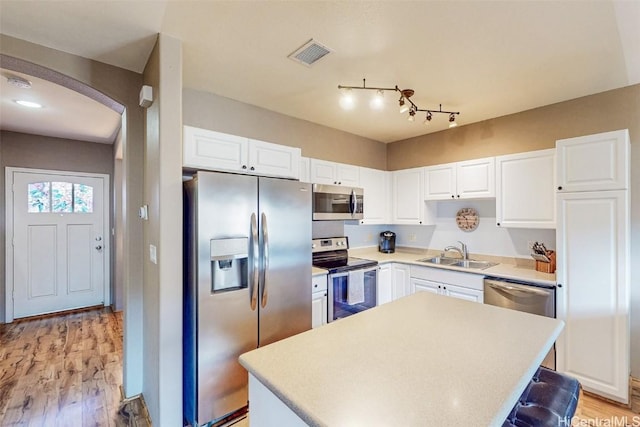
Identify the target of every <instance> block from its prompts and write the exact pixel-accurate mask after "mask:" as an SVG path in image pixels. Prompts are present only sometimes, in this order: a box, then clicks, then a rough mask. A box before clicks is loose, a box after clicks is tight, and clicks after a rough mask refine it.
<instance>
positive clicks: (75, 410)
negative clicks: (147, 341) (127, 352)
mask: <svg viewBox="0 0 640 427" xmlns="http://www.w3.org/2000/svg"><path fill="white" fill-rule="evenodd" d="M121 385H122V314H121V313H115V314H114V313H112V312H111V310H110V309H105V308H102V309H97V310H96V309H94V310H90V311H82V312H76V313H71V314H65V315H59V316H53V317H42V318H34V319H29V320H23V321H16V322H14V323H11V324H3V325H0V425H1V426H3V427H4V426H72V427H75V426H116V425H122V423H118V422H117V420H118V416H117V412H118V409H119V406H120V401H121V400H122V397H121V391H120V388H121Z"/></svg>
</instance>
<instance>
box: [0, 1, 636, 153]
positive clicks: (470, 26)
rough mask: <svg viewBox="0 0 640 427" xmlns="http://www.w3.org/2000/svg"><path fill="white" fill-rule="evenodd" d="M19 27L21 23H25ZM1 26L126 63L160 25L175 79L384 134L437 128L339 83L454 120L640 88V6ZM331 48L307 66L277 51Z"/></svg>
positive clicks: (357, 10)
mask: <svg viewBox="0 0 640 427" xmlns="http://www.w3.org/2000/svg"><path fill="white" fill-rule="evenodd" d="M26 23H28V24H26ZM0 31H1V32H2V33H4V34H6V35H10V36H13V37H17V38H20V39H24V40H28V41H31V42H34V43H38V44H41V45H44V46H48V47H52V48H56V49H60V50H63V51H66V52H70V53H74V54H77V55H80V56H84V57H88V58H92V59H96V60H99V61H102V62H106V63H109V64H113V65H117V66H120V67H123V68H127V69H130V70H133V71H137V72H141V71H142V70H143V69H144V66H145V64H146V60H147V59H148V56H149V52H150V51H151V49H152V47H153V43H154V35H155V34H156V33H159V32H163V33H166V34H169V35H172V36H174V37H176V38H178V39H180V40H182V42H183V58H184V62H183V76H184V82H183V84H184V86H185V87H188V88H193V89H198V90H203V91H208V92H212V93H216V94H219V95H222V96H225V97H229V98H233V99H236V100H239V101H242V102H246V103H249V104H253V105H257V106H260V107H264V108H267V109H269V110H273V111H277V112H280V113H283V114H287V115H290V116H294V117H298V118H301V119H304V120H308V121H311V122H315V123H320V124H323V125H326V126H330V127H333V128H337V129H341V130H344V131H347V132H351V133H354V134H357V135H362V136H365V137H368V138H371V139H375V140H378V141H384V142H391V141H396V140H401V139H405V138H409V137H412V136H417V135H421V134H425V133H428V132H434V131H438V130H443V129H446V127H447V120H446V117H445V116H444V115H436V116H435V117H434V120H433V121H432V123H431V124H430V125H429V126H425V125H423V124H422V121H423V119H424V117H421V116H418V117H417V119H416V121H415V122H414V123H409V122H408V121H407V120H406V118H407V116H406V115H400V114H398V112H397V109H398V106H397V102H398V98H399V97H398V95H396V94H392V93H387V94H386V96H385V99H386V109H385V110H384V111H371V110H370V109H369V108H368V105H367V104H368V100H367V99H365V97H366V96H369V95H372V94H373V93H368V92H367V93H364V92H365V91H359V92H360V93H359V95H361V96H362V99H360V105H359V106H358V107H356V108H355V109H354V110H352V111H348V112H346V111H343V110H341V109H340V108H339V106H338V99H339V91H338V90H337V86H338V84H343V85H354V86H357V85H361V84H362V79H363V78H366V79H367V86H384V87H393V86H395V85H396V84H397V85H398V86H399V87H400V88H411V89H414V90H415V95H414V96H413V98H412V100H413V101H414V102H415V103H416V104H417V105H418V106H419V107H420V108H429V109H438V106H439V104H442V108H443V109H444V110H453V111H460V112H461V115H460V117H459V120H458V122H459V123H460V124H461V125H464V124H468V123H473V122H477V121H481V120H485V119H488V118H492V117H497V116H501V115H505V114H510V113H514V112H518V111H523V110H527V109H531V108H535V107H538V106H542V105H547V104H552V103H555V102H560V101H563V100H567V99H573V98H577V97H580V96H585V95H589V94H593V93H598V92H602V91H606V90H610V89H614V88H619V87H623V86H628V85H631V84H636V83H640V1H636V0H627V1H624V0H621V1H618V0H616V1H613V0H600V1H569V0H564V1H509V2H507V1H500V2H499V1H394V0H388V1H206V0H205V1H180V0H169V1H167V0H156V1H144V0H128V1H127V0H125V1H100V0H96V1H80V0H76V1H22V0H19V1H12V0H2V1H0ZM311 38H313V39H315V40H316V41H318V42H319V43H322V44H324V45H326V46H327V47H329V48H331V49H332V50H333V52H332V53H330V54H329V55H327V56H326V57H324V58H323V59H321V60H320V61H318V62H317V63H316V64H315V65H313V66H312V67H305V66H302V65H300V64H297V63H295V62H293V61H291V60H289V59H287V55H289V54H290V53H291V52H293V51H294V50H296V49H297V48H298V47H299V46H300V45H302V44H303V43H305V42H306V41H307V40H309V39H311Z"/></svg>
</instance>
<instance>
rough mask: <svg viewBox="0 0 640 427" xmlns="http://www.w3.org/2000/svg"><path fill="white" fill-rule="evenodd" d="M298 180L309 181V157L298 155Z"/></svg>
mask: <svg viewBox="0 0 640 427" xmlns="http://www.w3.org/2000/svg"><path fill="white" fill-rule="evenodd" d="M300 181H301V182H311V159H309V158H308V157H300Z"/></svg>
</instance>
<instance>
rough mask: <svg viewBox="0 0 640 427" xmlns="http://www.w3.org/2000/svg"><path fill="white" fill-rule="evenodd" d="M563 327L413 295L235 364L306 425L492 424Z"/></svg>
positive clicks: (444, 298) (522, 315)
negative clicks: (241, 367) (244, 369)
mask: <svg viewBox="0 0 640 427" xmlns="http://www.w3.org/2000/svg"><path fill="white" fill-rule="evenodd" d="M562 327H563V322H561V321H559V320H556V319H552V318H547V317H541V316H535V315H531V314H528V313H523V312H519V311H513V310H507V309H503V308H498V307H493V306H488V305H483V304H477V303H472V302H468V301H462V300H458V299H455V298H451V297H447V296H441V295H435V294H431V293H428V292H419V293H416V294H414V295H411V296H408V297H405V298H401V299H399V300H396V301H394V302H392V303H388V304H384V305H382V306H379V307H376V308H373V309H370V310H367V311H365V312H362V313H360V314H358V315H355V316H350V317H347V318H344V319H341V320H339V321H336V322H332V323H330V324H328V325H326V326H323V327H321V328H317V329H314V330H311V331H307V332H304V333H302V334H298V335H296V336H293V337H290V338H288V339H285V340H282V341H279V342H277V343H274V344H271V345H268V346H266V347H262V348H259V349H256V350H253V351H251V352H248V353H245V354H243V355H242V356H240V363H241V364H242V365H243V366H244V367H245V368H246V369H247V370H248V371H249V373H250V374H252V375H253V376H254V377H255V378H257V380H258V381H259V382H260V383H261V384H262V385H264V386H265V387H266V388H267V389H268V390H269V391H271V393H273V394H274V395H275V396H277V397H278V398H279V399H280V400H281V401H282V402H284V404H286V405H287V406H288V407H289V409H290V410H291V411H293V412H294V413H295V414H296V415H297V416H298V417H299V418H300V419H302V420H303V421H304V422H305V423H306V424H308V425H311V426H363V425H366V426H390V425H401V426H425V425H434V426H464V425H466V426H499V425H501V424H502V422H503V421H504V420H505V418H506V417H507V415H508V414H509V411H510V410H511V408H512V407H513V406H514V404H515V403H516V401H517V399H518V397H519V396H520V394H521V393H522V391H523V390H524V389H525V387H526V385H527V384H528V383H529V381H530V379H531V377H532V376H533V374H534V373H535V371H536V369H537V368H538V366H539V365H540V363H541V362H542V360H543V359H544V356H545V355H546V353H547V352H548V351H549V349H550V348H551V346H552V344H553V342H554V341H555V339H556V338H557V337H558V335H559V334H560V332H561V330H562ZM250 399H251V397H250ZM253 421H254V420H252V424H253ZM256 421H258V420H256ZM257 424H259V422H258V423H257Z"/></svg>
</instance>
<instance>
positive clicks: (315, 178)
mask: <svg viewBox="0 0 640 427" xmlns="http://www.w3.org/2000/svg"><path fill="white" fill-rule="evenodd" d="M310 166H311V182H313V183H314V184H329V185H344V186H347V187H360V168H359V167H358V166H353V165H347V164H344V163H336V162H329V161H326V160H318V159H311V162H310Z"/></svg>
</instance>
